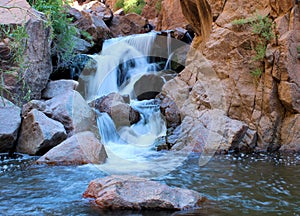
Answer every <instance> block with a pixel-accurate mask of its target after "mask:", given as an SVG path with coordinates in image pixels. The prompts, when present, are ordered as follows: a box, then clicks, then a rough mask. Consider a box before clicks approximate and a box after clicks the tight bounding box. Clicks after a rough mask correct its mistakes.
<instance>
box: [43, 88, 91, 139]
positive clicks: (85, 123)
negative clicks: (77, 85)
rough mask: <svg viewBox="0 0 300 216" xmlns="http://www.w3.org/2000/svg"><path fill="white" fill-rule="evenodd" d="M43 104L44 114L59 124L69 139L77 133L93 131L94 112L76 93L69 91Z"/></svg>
mask: <svg viewBox="0 0 300 216" xmlns="http://www.w3.org/2000/svg"><path fill="white" fill-rule="evenodd" d="M45 103H46V109H45V110H44V112H45V113H47V115H48V116H49V117H50V118H52V119H54V120H56V121H59V122H61V123H62V124H63V125H64V127H65V129H66V131H67V133H68V136H69V137H70V136H72V135H73V134H75V133H78V132H82V131H87V130H92V131H93V130H94V129H93V128H94V127H95V115H94V112H93V111H92V109H91V108H90V107H89V105H88V104H87V102H86V101H85V100H84V99H83V97H82V96H81V95H80V94H79V93H78V92H77V91H74V90H69V91H67V92H64V94H60V95H57V96H55V97H53V98H52V99H50V100H47V101H46V102H45Z"/></svg>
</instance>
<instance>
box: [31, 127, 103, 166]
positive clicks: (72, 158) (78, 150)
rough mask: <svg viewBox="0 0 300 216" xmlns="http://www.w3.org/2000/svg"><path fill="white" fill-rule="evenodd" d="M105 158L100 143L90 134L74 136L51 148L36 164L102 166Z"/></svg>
mask: <svg viewBox="0 0 300 216" xmlns="http://www.w3.org/2000/svg"><path fill="white" fill-rule="evenodd" d="M106 158H107V155H106V151H105V149H104V146H103V145H102V143H100V142H99V140H98V139H97V138H96V137H95V135H94V134H93V133H92V132H89V131H86V132H81V133H78V134H75V135H74V136H72V137H70V138H68V139H67V140H65V141H64V142H62V143H61V144H59V145H58V146H56V147H54V148H52V149H51V150H50V151H48V152H47V153H46V154H45V155H43V156H42V157H40V158H39V159H38V160H37V163H38V164H49V165H82V164H88V163H92V164H102V163H104V162H105V160H106Z"/></svg>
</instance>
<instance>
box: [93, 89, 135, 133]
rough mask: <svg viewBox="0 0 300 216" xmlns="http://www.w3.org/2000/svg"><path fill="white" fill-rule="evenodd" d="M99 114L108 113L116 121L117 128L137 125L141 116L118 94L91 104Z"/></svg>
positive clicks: (112, 94)
mask: <svg viewBox="0 0 300 216" xmlns="http://www.w3.org/2000/svg"><path fill="white" fill-rule="evenodd" d="M91 105H92V106H93V107H95V109H96V110H98V111H99V112H106V113H107V114H108V115H109V116H110V117H111V118H112V120H113V121H114V123H115V125H116V127H117V128H118V127H121V126H130V125H132V124H135V123H137V122H138V121H139V120H140V119H141V116H140V114H139V112H138V111H136V110H134V109H133V108H132V107H131V106H130V105H129V104H127V103H125V101H124V99H123V97H122V96H121V95H119V94H118V93H111V94H109V95H107V96H104V97H101V98H98V99H96V100H95V101H93V102H92V103H91Z"/></svg>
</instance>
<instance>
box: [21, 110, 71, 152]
mask: <svg viewBox="0 0 300 216" xmlns="http://www.w3.org/2000/svg"><path fill="white" fill-rule="evenodd" d="M66 138H67V134H66V131H65V129H64V126H63V125H62V124H61V123H60V122H58V121H54V120H53V119H50V118H48V117H47V116H46V115H45V114H44V113H42V112H40V111H38V110H36V109H33V110H32V111H30V112H29V113H28V114H27V116H26V117H25V118H24V120H23V123H22V127H21V135H20V138H19V143H18V145H17V152H20V153H25V154H30V155H42V154H44V153H45V152H47V151H48V150H49V149H51V148H53V147H54V146H56V145H58V144H59V143H61V142H62V141H63V140H65V139H66Z"/></svg>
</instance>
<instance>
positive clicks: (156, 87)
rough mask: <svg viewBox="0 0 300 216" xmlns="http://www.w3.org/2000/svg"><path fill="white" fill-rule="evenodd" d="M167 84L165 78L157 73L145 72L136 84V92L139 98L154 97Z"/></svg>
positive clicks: (147, 98)
mask: <svg viewBox="0 0 300 216" xmlns="http://www.w3.org/2000/svg"><path fill="white" fill-rule="evenodd" d="M164 84H165V82H164V80H163V78H161V77H160V76H157V75H155V74H145V75H143V76H142V77H141V78H140V79H139V80H138V81H136V83H135V84H134V93H135V95H136V97H137V99H138V100H149V99H154V98H155V97H156V95H158V94H159V93H160V92H161V90H162V86H163V85H164Z"/></svg>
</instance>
